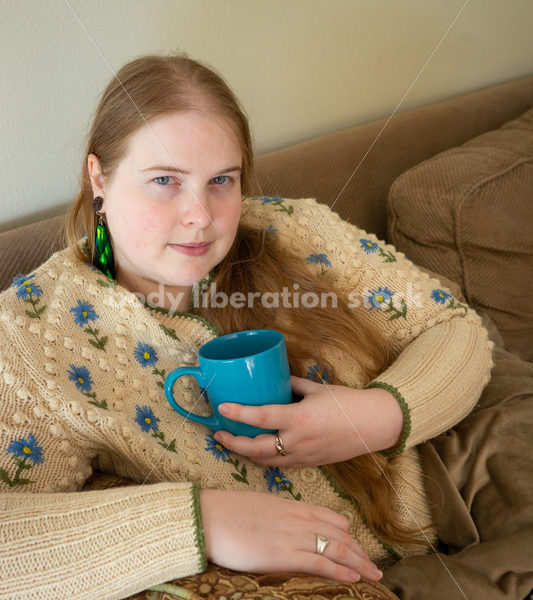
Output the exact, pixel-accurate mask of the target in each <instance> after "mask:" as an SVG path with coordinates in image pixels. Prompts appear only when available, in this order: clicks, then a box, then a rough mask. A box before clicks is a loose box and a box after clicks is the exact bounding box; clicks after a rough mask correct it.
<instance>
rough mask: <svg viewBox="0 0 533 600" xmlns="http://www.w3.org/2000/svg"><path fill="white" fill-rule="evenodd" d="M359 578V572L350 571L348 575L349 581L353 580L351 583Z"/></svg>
mask: <svg viewBox="0 0 533 600" xmlns="http://www.w3.org/2000/svg"><path fill="white" fill-rule="evenodd" d="M360 579H361V575H359V573H352V574H351V575H350V581H353V583H357V582H358V581H359V580H360Z"/></svg>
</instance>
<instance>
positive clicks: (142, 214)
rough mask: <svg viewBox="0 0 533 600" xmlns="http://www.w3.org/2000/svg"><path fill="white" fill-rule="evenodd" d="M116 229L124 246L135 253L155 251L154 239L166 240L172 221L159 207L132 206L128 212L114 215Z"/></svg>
mask: <svg viewBox="0 0 533 600" xmlns="http://www.w3.org/2000/svg"><path fill="white" fill-rule="evenodd" d="M114 217H115V219H114V223H113V224H114V225H115V228H116V229H117V230H118V231H119V232H120V233H119V234H118V237H119V239H120V240H121V242H122V244H123V245H124V246H127V247H129V248H131V249H132V250H134V251H135V252H145V251H146V250H147V249H149V248H152V249H153V242H154V239H164V235H165V229H166V228H167V227H168V226H169V224H170V221H169V219H168V218H167V216H165V215H164V214H163V211H162V210H161V208H159V207H155V206H143V207H135V206H132V205H130V206H129V207H128V210H127V211H123V212H122V214H115V215H114Z"/></svg>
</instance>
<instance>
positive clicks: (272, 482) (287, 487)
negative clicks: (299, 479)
mask: <svg viewBox="0 0 533 600" xmlns="http://www.w3.org/2000/svg"><path fill="white" fill-rule="evenodd" d="M263 477H264V478H265V479H266V482H267V484H268V491H269V492H271V491H272V490H273V489H274V488H275V489H276V492H288V493H289V494H290V495H291V496H292V497H293V498H294V499H295V500H301V499H302V495H301V494H300V493H299V492H298V493H297V494H295V493H294V490H293V486H292V482H291V481H290V480H289V479H287V477H286V476H285V474H284V473H282V471H281V470H280V468H279V467H268V469H266V471H265V473H264V475H263Z"/></svg>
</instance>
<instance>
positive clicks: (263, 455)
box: [213, 431, 278, 460]
mask: <svg viewBox="0 0 533 600" xmlns="http://www.w3.org/2000/svg"><path fill="white" fill-rule="evenodd" d="M213 437H214V438H215V439H216V440H217V441H218V442H220V443H221V444H222V445H223V446H224V447H225V448H227V449H228V450H230V451H231V452H236V453H237V454H241V455H242V456H247V457H248V458H251V459H252V460H255V459H257V460H258V459H264V460H266V459H268V458H275V457H276V456H278V454H277V452H276V447H275V445H274V437H273V435H272V434H271V433H261V434H259V435H258V436H256V437H254V438H251V437H248V436H245V435H233V434H231V433H229V432H228V431H217V432H216V434H215V435H214V436H213Z"/></svg>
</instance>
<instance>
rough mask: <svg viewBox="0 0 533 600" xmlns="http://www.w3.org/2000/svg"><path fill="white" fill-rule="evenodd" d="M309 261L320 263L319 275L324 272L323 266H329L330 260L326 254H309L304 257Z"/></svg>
mask: <svg viewBox="0 0 533 600" xmlns="http://www.w3.org/2000/svg"><path fill="white" fill-rule="evenodd" d="M305 260H306V261H307V262H309V263H313V264H316V265H320V273H319V275H324V273H325V272H326V269H325V267H331V262H330V261H329V259H328V257H327V255H326V254H323V253H322V254H310V255H309V256H307V257H306V259H305Z"/></svg>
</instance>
